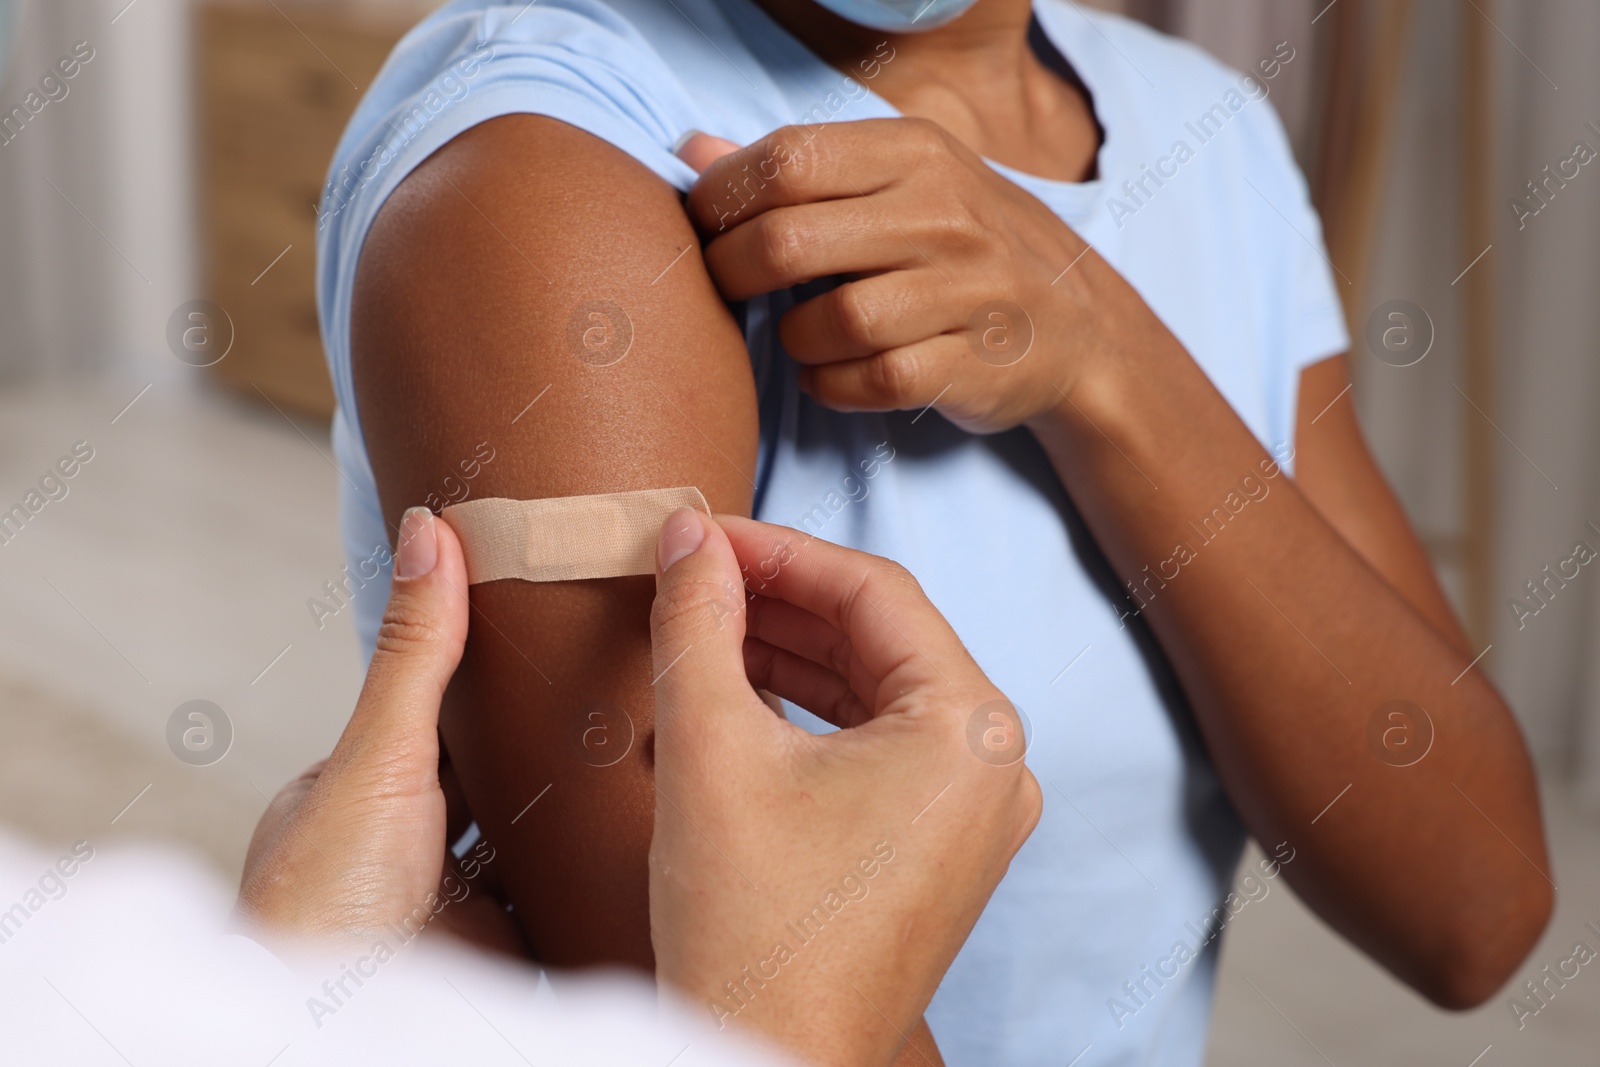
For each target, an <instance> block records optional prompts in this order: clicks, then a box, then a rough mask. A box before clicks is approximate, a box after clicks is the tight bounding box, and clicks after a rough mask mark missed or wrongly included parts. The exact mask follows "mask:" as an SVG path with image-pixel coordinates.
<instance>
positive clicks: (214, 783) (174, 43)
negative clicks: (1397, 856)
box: [0, 0, 1600, 1067]
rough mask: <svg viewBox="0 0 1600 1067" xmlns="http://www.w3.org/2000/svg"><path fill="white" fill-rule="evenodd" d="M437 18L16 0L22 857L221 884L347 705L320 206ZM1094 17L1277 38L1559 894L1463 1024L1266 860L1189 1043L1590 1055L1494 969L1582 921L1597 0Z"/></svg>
mask: <svg viewBox="0 0 1600 1067" xmlns="http://www.w3.org/2000/svg"><path fill="white" fill-rule="evenodd" d="M433 6H435V5H433V4H430V3H426V2H420V0H319V2H313V0H131V2H129V0H0V513H9V514H11V515H12V516H13V517H12V518H11V520H10V522H9V524H7V523H6V522H4V521H0V731H3V733H0V737H3V738H4V743H3V744H0V821H3V822H5V823H6V824H8V825H10V826H13V827H17V828H20V829H21V830H22V831H23V832H25V833H26V834H28V835H30V836H31V837H33V838H35V839H36V840H37V841H38V842H39V843H40V844H41V845H43V846H46V847H49V848H56V847H57V846H58V845H62V844H67V843H70V842H72V841H74V840H77V839H79V838H87V839H89V840H91V841H93V842H94V843H95V844H96V845H99V844H100V843H102V842H105V843H113V842H115V841H116V840H118V839H120V838H128V837H137V838H143V839H149V838H158V839H165V840H171V841H174V842H176V843H178V844H180V845H182V846H184V847H187V848H190V849H193V850H196V851H198V852H199V853H200V854H202V855H203V856H204V857H205V858H207V859H208V860H209V861H210V862H211V863H212V864H214V865H215V866H216V868H217V869H218V870H219V871H220V872H221V873H222V874H223V875H224V876H225V877H228V878H234V877H236V876H237V872H238V869H239V866H240V864H241V862H242V859H243V854H244V848H245V844H246V842H247V840H248V836H249V831H250V829H251V827H252V826H253V825H254V822H255V819H256V817H257V816H258V814H259V812H260V811H261V810H262V808H263V807H264V806H265V803H266V798H267V797H268V796H270V795H271V794H272V793H274V792H275V791H276V789H277V788H278V786H279V785H280V784H281V783H282V782H283V781H284V780H286V779H287V778H289V777H292V776H293V775H295V774H297V773H298V772H299V771H300V770H301V769H303V767H304V766H305V765H306V764H308V763H310V762H311V761H313V760H314V759H317V758H319V757H320V756H322V755H325V754H326V752H327V751H328V749H329V748H330V747H331V745H332V743H333V741H334V739H335V738H336V737H337V735H338V732H339V730H340V727H341V725H342V723H343V719H344V717H345V715H346V714H347V713H348V710H349V708H350V707H351V705H352V703H353V701H354V699H355V695H356V692H357V690H358V688H359V684H360V673H359V670H358V663H357V652H356V642H355V636H354V631H353V628H352V625H351V621H350V614H351V613H350V611H349V610H347V609H345V608H343V607H340V608H339V609H338V610H336V611H334V612H333V614H332V615H331V616H330V615H328V614H327V612H326V611H324V612H313V611H312V610H311V609H310V607H309V606H308V601H312V600H318V601H320V602H321V603H322V604H323V605H324V606H325V607H327V608H331V607H334V606H335V605H342V604H343V600H342V599H340V600H335V599H334V598H333V597H332V596H331V595H330V588H331V587H330V586H329V585H328V583H332V585H333V586H337V585H338V584H339V581H340V578H341V573H340V568H341V566H342V564H343V560H342V558H341V555H340V550H339V542H338V536H337V521H336V505H337V487H338V481H339V477H340V475H339V473H338V471H337V469H336V467H335V466H334V464H333V462H332V458H331V450H330V448H329V444H328V421H327V420H328V415H329V413H330V412H331V410H332V395H331V391H330V389H329V386H328V383H327V378H326V374H325V371H324V370H323V364H322V355H321V348H320V343H319V340H318V334H317V320H316V306H315V300H314V296H313V284H312V277H313V261H314V242H315V218H316V204H317V201H318V200H319V198H320V195H321V190H322V185H323V181H324V171H325V168H326V165H327V161H328V159H329V158H330V156H331V154H332V151H333V147H334V144H335V142H336V140H337V139H338V136H339V133H340V131H341V130H342V128H343V125H344V122H345V120H346V118H347V116H348V115H349V113H350V112H351V110H352V109H353V108H354V107H355V105H356V103H357V101H358V100H359V99H360V95H361V91H362V90H363V89H364V88H365V87H366V86H367V85H368V84H370V82H371V80H372V78H373V76H374V74H375V73H376V72H377V70H378V68H379V67H380V65H381V64H382V62H383V59H384V57H385V55H386V54H387V52H388V50H389V48H390V47H391V46H392V45H393V43H394V42H395V41H396V40H398V38H399V37H400V35H401V34H402V33H403V32H404V31H405V30H406V29H407V28H408V27H409V26H410V25H412V24H413V23H414V22H415V21H416V20H417V19H418V18H420V17H421V15H423V14H424V13H425V12H426V11H427V10H429V9H430V8H432V7H433ZM1097 6H1102V7H1109V8H1112V9H1116V10H1121V11H1123V12H1124V13H1125V14H1128V15H1130V16H1132V17H1134V18H1138V19H1142V20H1144V21H1146V22H1149V23H1150V24H1152V25H1154V26H1156V27H1158V28H1160V29H1163V30H1165V31H1167V32H1171V33H1175V34H1179V35H1181V36H1185V37H1188V38H1190V39H1192V40H1194V41H1196V42H1197V43H1199V44H1200V45H1202V46H1203V47H1205V48H1207V49H1208V50H1210V51H1211V52H1213V53H1215V54H1216V55H1218V56H1220V57H1221V58H1222V59H1224V60H1225V61H1227V62H1228V63H1230V64H1232V65H1233V66H1235V67H1238V68H1240V69H1249V68H1252V67H1254V66H1255V64H1256V63H1257V61H1258V60H1260V59H1261V58H1263V57H1266V56H1269V55H1271V54H1273V52H1274V50H1275V49H1276V48H1277V47H1278V46H1279V45H1280V43H1282V42H1287V44H1288V45H1289V47H1290V48H1292V49H1293V51H1294V59H1293V61H1292V62H1290V63H1288V64H1286V65H1285V66H1284V68H1283V72H1282V73H1281V74H1280V75H1279V76H1278V77H1277V78H1276V79H1274V80H1273V81H1272V82H1271V85H1270V88H1271V97H1270V99H1271V102H1272V103H1273V104H1274V105H1275V106H1276V107H1277V109H1278V111H1279V114H1280V115H1281V116H1282V117H1283V119H1284V122H1285V124H1286V125H1287V127H1288V129H1289V131H1290V135H1291V137H1292V139H1293V141H1294V144H1295V148H1296V152H1297V154H1298V156H1299V158H1300V161H1301V165H1302V167H1303V168H1304V170H1305V173H1306V176H1307V180H1308V182H1309V183H1310V186H1311V188H1312V190H1313V196H1314V198H1315V200H1316V202H1317V206H1318V208H1319V210H1320V211H1321V213H1322V217H1323V222H1324V228H1325V231H1326V237H1327V243H1328V248H1329V255H1330V258H1331V259H1332V261H1333V263H1334V265H1335V267H1336V270H1337V276H1338V278H1339V280H1340V282H1341V292H1342V295H1343V297H1344V300H1345V308H1346V315H1347V318H1348V320H1349V326H1350V333H1351V337H1352V354H1351V355H1352V365H1353V369H1354V374H1355V381H1354V388H1353V396H1352V398H1351V399H1352V400H1353V402H1354V403H1356V404H1357V405H1358V407H1359V409H1360V411H1361V414H1362V418H1363V422H1364V424H1365V426H1366V430H1367V433H1368V435H1369V437H1370V439H1371V441H1372V444H1373V446H1374V448H1375V450H1376V452H1377V454H1378V457H1379V459H1380V462H1381V463H1382V465H1383V467H1384V469H1385V471H1386V472H1387V474H1388V476H1389V478H1390V479H1391V481H1392V482H1393V483H1394V485H1395V486H1396V488H1397V489H1398V491H1399V493H1400V496H1401V497H1402V499H1403V500H1404V502H1405V504H1406V506H1407V508H1408V510H1409V512H1410V514H1411V517H1412V520H1413V522H1414V523H1415V524H1416V526H1417V528H1418V530H1419V531H1420V533H1421V534H1422V536H1423V538H1424V540H1425V541H1426V543H1427V545H1428V547H1429V550H1430V552H1431V553H1432V555H1433V559H1434V563H1435V565H1436V566H1437V568H1438V569H1439V572H1440V574H1441V575H1442V576H1443V577H1444V580H1445V583H1446V585H1447V587H1448V589H1449V591H1450V593H1451V595H1452V597H1453V598H1454V600H1455V602H1456V605H1457V607H1458V609H1459V611H1460V612H1461V614H1462V616H1463V618H1464V619H1465V620H1466V621H1467V623H1468V625H1469V628H1470V630H1471V632H1472V634H1473V636H1474V639H1475V640H1476V641H1477V642H1478V645H1479V646H1480V647H1481V648H1483V649H1484V654H1483V658H1482V661H1481V664H1480V665H1481V666H1482V667H1483V668H1484V669H1485V670H1487V672H1488V673H1489V675H1490V676H1491V677H1492V678H1494V679H1495V681H1496V682H1497V683H1498V684H1499V685H1500V687H1501V688H1502V689H1503V691H1504V692H1505V693H1506V695H1507V696H1508V697H1509V698H1510V700H1511V702H1512V704H1513V706H1514V707H1515V708H1516V710H1517V712H1518V714H1519V715H1520V716H1521V719H1522V724H1523V728H1524V730H1525V731H1526V733H1527V735H1528V738H1529V740H1530V742H1531V744H1532V747H1533V749H1534V752H1535V754H1536V757H1537V758H1538V760H1539V762H1540V768H1541V773H1542V775H1543V779H1544V784H1545V802H1546V810H1547V817H1548V821H1549V829H1550V834H1551V838H1552V846H1553V851H1554V855H1555V872H1554V878H1555V881H1556V882H1557V883H1558V886H1559V907H1558V911H1557V914H1556V917H1555V919H1554V920H1553V922H1552V924H1551V927H1550V929H1549V931H1548V933H1547V935H1546V937H1545V939H1544V941H1543V942H1542V943H1541V945H1540V946H1539V948H1538V949H1537V950H1536V951H1535V953H1534V954H1533V956H1532V957H1531V958H1530V959H1529V961H1528V963H1527V964H1526V965H1525V966H1524V968H1523V970H1522V972H1519V974H1518V976H1517V978H1516V979H1514V981H1513V983H1512V986H1511V987H1510V988H1508V989H1507V990H1505V991H1502V993H1501V995H1500V996H1498V997H1496V998H1495V999H1493V1000H1492V1001H1490V1003H1489V1004H1488V1005H1486V1006H1485V1007H1483V1008H1481V1009H1479V1010H1478V1011H1476V1012H1473V1013H1470V1014H1467V1015H1446V1014H1444V1013H1441V1012H1438V1011H1435V1010H1434V1009H1432V1008H1430V1007H1428V1006H1427V1005H1426V1004H1425V1003H1424V1002H1422V1001H1421V1000H1420V999H1419V998H1418V997H1416V996H1415V995H1414V994H1412V993H1411V992H1409V991H1408V990H1406V989H1405V988H1404V987H1402V986H1400V985H1399V984H1397V983H1396V982H1394V981H1393V980H1391V979H1390V978H1388V977H1387V976H1386V975H1384V974H1383V973H1382V972H1380V971H1379V970H1377V968H1376V967H1374V966H1373V965H1372V964H1370V963H1368V962H1366V961H1365V960H1364V959H1363V958H1361V957H1360V956H1358V955H1357V954H1356V953H1355V952H1354V951H1353V950H1352V949H1350V948H1349V947H1348V946H1346V945H1344V944H1343V942H1341V941H1339V940H1338V939H1337V938H1335V937H1334V936H1333V935H1332V934H1331V933H1329V932H1328V931H1327V929H1326V928H1325V927H1323V926H1322V925H1321V923H1320V922H1319V921H1318V920H1316V919H1315V918H1314V917H1312V916H1311V915H1310V914H1309V913H1308V912H1307V911H1306V910H1305V909H1304V908H1303V907H1302V906H1301V905H1300V904H1299V903H1298V902H1297V901H1296V900H1294V899H1293V897H1292V896H1291V895H1290V894H1289V892H1288V891H1287V890H1286V889H1278V890H1277V891H1276V892H1273V893H1271V894H1270V895H1269V896H1268V897H1267V898H1266V899H1264V900H1261V901H1259V902H1257V903H1253V904H1252V905H1251V906H1250V907H1248V908H1246V909H1245V910H1244V911H1243V912H1241V913H1240V915H1239V916H1238V917H1237V918H1236V919H1235V920H1234V921H1233V923H1232V929H1231V930H1230V932H1229V934H1228V937H1227V939H1226V940H1225V947H1224V951H1223V966H1222V979H1221V984H1220V989H1219V996H1218V1010H1217V1020H1216V1025H1215V1028H1214V1032H1213V1036H1212V1048H1211V1053H1210V1062H1211V1063H1213V1064H1218V1065H1232V1064H1247V1065H1254V1064H1263V1065H1265V1064H1274V1065H1284V1064H1290V1065H1298V1064H1324V1063H1326V1064H1340V1065H1343V1064H1350V1063H1356V1062H1363V1063H1375V1064H1454V1065H1458V1067H1476V1065H1478V1064H1482V1065H1483V1067H1490V1065H1494V1064H1523V1063H1539V1064H1547V1063H1548V1064H1565V1063H1574V1064H1576V1063H1592V1062H1594V1057H1595V1053H1594V1049H1595V1046H1596V1042H1597V1041H1600V976H1596V975H1589V974H1587V970H1588V969H1587V968H1586V969H1585V970H1584V971H1582V972H1580V975H1579V977H1578V978H1576V979H1571V980H1569V981H1568V982H1567V983H1566V984H1565V985H1564V986H1561V987H1559V989H1558V991H1557V992H1556V993H1555V995H1554V996H1548V995H1547V996H1546V998H1545V999H1546V1000H1547V1001H1548V1004H1547V1005H1546V1006H1545V1007H1543V1008H1542V1009H1541V1010H1540V1011H1539V1012H1538V1014H1537V1015H1536V1016H1532V1017H1528V1016H1524V1017H1522V1018H1521V1019H1520V1020H1519V1019H1518V1017H1517V1016H1516V1014H1514V1013H1513V1011H1512V1010H1511V998H1512V997H1513V996H1515V995H1517V994H1518V993H1522V995H1523V996H1524V997H1526V993H1525V991H1523V990H1522V989H1521V987H1522V984H1523V983H1524V981H1527V980H1530V979H1534V978H1535V977H1536V976H1540V977H1542V974H1541V968H1543V967H1545V966H1546V965H1549V966H1550V967H1552V968H1553V967H1555V966H1556V965H1557V964H1559V963H1560V962H1561V961H1563V960H1566V959H1567V958H1569V957H1571V956H1572V955H1573V949H1574V945H1575V943H1577V942H1583V943H1584V944H1586V945H1587V946H1590V947H1594V948H1597V949H1600V933H1597V932H1596V931H1597V930H1600V656H1596V655H1595V654H1594V650H1595V648H1596V644H1597V642H1596V638H1597V631H1600V578H1595V577H1591V576H1590V574H1589V568H1588V567H1586V566H1582V567H1579V568H1578V570H1577V577H1575V578H1574V577H1572V574H1573V570H1574V567H1575V566H1578V565H1577V563H1576V562H1574V561H1575V559H1576V556H1575V548H1576V546H1577V545H1578V543H1579V542H1587V543H1588V544H1589V545H1591V546H1596V547H1597V548H1600V478H1597V474H1600V472H1597V470H1596V467H1597V465H1600V418H1596V417H1595V414H1594V410H1595V407H1596V404H1597V401H1600V362H1597V361H1596V360H1595V359H1594V358H1593V352H1592V350H1593V347H1594V338H1596V337H1597V336H1600V321H1597V319H1600V299H1597V295H1600V294H1597V291H1596V288H1595V287H1596V286H1597V284H1600V262H1597V261H1600V168H1597V167H1591V166H1589V165H1588V164H1589V163H1590V162H1591V161H1592V160H1594V159H1595V158H1596V153H1597V152H1600V64H1597V63H1596V62H1595V55H1596V49H1597V46H1600V5H1595V4H1593V3H1592V2H1587V0H1539V2H1533V0H1515V2H1514V0H1332V2H1330V0H1121V2H1117V0H1100V2H1099V3H1098V4H1097ZM1396 315H1398V316H1400V317H1399V318H1396V317H1394V316H1396ZM224 356H225V357H226V358H222V357H224ZM213 359H215V360H218V361H217V362H215V363H214V365H211V366H204V367H202V366H197V365H196V364H200V363H210V362H211V361H212V360H213ZM67 470H71V471H72V474H71V475H70V476H68V475H66V473H65V472H66V471H67ZM18 506H20V507H21V508H22V509H23V511H22V515H23V517H22V518H20V519H19V518H16V517H15V515H16V514H17V513H16V512H15V511H14V510H13V509H14V508H16V507H18ZM1563 570H1564V571H1565V575H1566V576H1565V577H1563V576H1562V571H1563ZM319 615H320V616H321V617H320V618H319V617H318V616H319ZM191 701H203V702H206V703H203V704H191V703H190V702H191ZM195 716H199V717H198V718H196V717H195ZM1395 814H1396V817H1397V818H1402V817H1404V813H1403V812H1396V813H1395ZM3 896H4V887H0V897H3ZM1591 921H1593V922H1595V923H1596V924H1597V925H1596V928H1595V929H1594V930H1591V929H1589V928H1588V927H1586V925H1585V924H1586V923H1589V922H1591ZM1547 988H1548V989H1557V987H1556V986H1554V985H1553V984H1552V985H1549V986H1547ZM1524 1003H1525V1004H1526V1005H1528V1006H1535V1005H1536V1004H1537V1002H1535V1001H1532V1000H1526V999H1525V1000H1524ZM1474 1057H1477V1058H1474Z"/></svg>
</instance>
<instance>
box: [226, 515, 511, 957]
mask: <svg viewBox="0 0 1600 1067" xmlns="http://www.w3.org/2000/svg"><path fill="white" fill-rule="evenodd" d="M399 542H400V543H399V547H398V549H397V551H396V553H395V567H394V576H393V583H392V586H391V592H390V595H389V604H388V607H387V608H386V609H385V610H384V613H383V622H382V625H381V626H380V628H379V630H378V641H377V651H376V652H375V653H374V654H373V657H372V664H371V666H370V667H369V668H368V671H367V678H366V682H365V683H364V684H363V686H362V688H361V696H360V698H359V699H358V700H357V701H356V708H355V711H354V712H353V713H352V714H351V716H350V721H349V723H348V724H347V725H346V727H345V730H344V734H343V736H341V737H340V738H339V743H338V745H336V746H335V748H334V750H333V754H332V755H331V756H329V757H328V759H326V760H324V761H322V762H321V763H318V764H316V765H314V766H312V767H311V768H310V769H309V770H307V771H306V772H305V773H304V774H302V775H301V776H300V777H299V778H297V779H296V780H295V781H293V782H290V783H289V784H288V785H286V786H285V787H284V788H283V789H282V790H280V791H279V793H278V795H277V796H276V797H275V798H274V799H273V800H272V802H271V804H270V805H269V806H268V808H267V811H266V813H265V814H263V815H262V817H261V822H260V823H259V824H258V825H257V827H256V831H255V834H254V836H253V837H252V838H251V841H250V849H249V853H248V855H247V856H246V857H245V865H244V876H243V880H242V883H241V885H240V887H239V901H238V905H237V907H236V909H235V912H236V915H237V916H238V918H239V919H241V920H242V921H243V922H245V923H246V924H247V925H250V926H252V927H257V928H260V929H262V930H263V931H264V932H269V933H276V934H280V935H283V934H286V935H290V936H291V937H295V938H299V939H312V940H328V939H341V938H358V937H361V936H363V935H364V934H367V933H370V932H373V931H379V930H387V929H389V928H391V927H397V928H399V929H402V930H406V931H416V930H419V929H420V928H421V927H422V926H425V925H427V924H428V923H429V922H430V921H431V920H432V919H433V918H434V917H435V916H448V917H447V918H445V919H444V920H443V922H444V924H445V925H447V926H449V927H451V928H452V929H453V930H455V931H456V932H458V933H461V934H463V935H464V936H467V937H468V938H469V939H471V940H474V941H477V942H479V943H480V944H483V945H485V946H488V947H497V948H503V949H506V950H508V951H516V950H518V949H519V948H520V938H518V937H516V936H515V934H514V931H513V930H512V928H511V926H510V923H509V921H508V920H507V917H506V914H505V910H504V907H503V905H501V904H500V903H499V902H498V901H497V900H495V899H493V893H492V892H490V889H491V888H492V885H493V875H492V873H490V874H485V873H484V872H485V868H486V865H487V864H488V863H490V862H491V861H492V860H493V858H494V853H493V851H492V849H490V848H489V847H488V845H487V844H486V843H485V842H481V841H480V842H479V845H478V847H477V848H475V849H474V850H472V851H471V852H469V853H468V854H467V855H466V856H464V857H463V858H462V860H461V861H459V862H458V861H455V860H454V858H453V857H449V856H448V855H447V852H446V848H445V844H446V826H445V808H446V805H445V792H444V789H443V788H441V783H440V766H439V735H438V725H439V703H440V700H441V698H442V697H443V695H444V690H445V686H446V685H447V684H448V683H449V681H450V676H451V675H452V674H454V673H455V669H456V665H457V664H458V663H459V662H460V661H461V652H462V648H463V646H464V644H465V642H466V636H467V596H466V591H467V568H466V562H465V560H464V558H463V556H462V553H461V544H460V542H459V541H458V540H457V538H456V535H455V531H454V530H452V529H451V528H450V526H449V524H448V523H446V522H444V521H443V520H441V519H437V518H435V517H434V516H433V514H432V513H431V512H429V511H428V509H427V508H412V509H410V510H409V511H407V512H406V514H405V517H404V518H403V519H402V521H401V524H400V537H399ZM480 875H481V876H482V877H480Z"/></svg>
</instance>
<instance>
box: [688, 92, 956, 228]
mask: <svg viewBox="0 0 1600 1067" xmlns="http://www.w3.org/2000/svg"><path fill="white" fill-rule="evenodd" d="M944 136H946V135H944V134H942V132H941V131H939V130H938V127H937V126H935V125H934V124H933V123H931V122H922V121H920V120H916V119H865V120H862V121H859V122H836V123H829V124H828V125H826V126H783V127H780V128H779V129H776V130H773V131H772V132H771V133H769V134H767V135H766V136H765V137H763V138H761V139H760V140H758V141H755V142H753V143H751V144H748V145H745V146H744V147H743V148H739V149H737V150H735V151H732V152H728V153H727V154H725V155H722V156H718V157H716V158H715V159H713V160H712V161H711V162H710V163H709V164H708V165H707V166H706V167H705V168H704V169H703V170H701V172H700V180H699V181H697V182H695V184H694V186H693V187H692V188H691V189H690V190H689V198H688V208H689V217H690V218H691V219H692V220H693V221H694V223H695V225H696V226H698V227H699V229H700V232H701V233H704V234H716V233H722V232H725V231H726V230H728V229H730V228H731V227H733V226H737V225H739V224H740V223H743V222H747V221H749V220H750V219H752V218H754V217H755V216H757V215H759V214H761V213H762V212H764V211H770V210H772V209H774V208H779V207H789V206H793V205H795V204H813V203H817V202H819V201H822V200H842V199H844V198H845V197H852V196H867V195H869V194H871V193H875V192H877V191H878V190H880V189H883V188H886V187H888V186H889V185H892V184H893V183H894V182H895V181H896V180H898V179H899V178H900V177H901V176H902V175H903V174H905V173H906V172H907V171H908V170H909V169H911V168H914V167H916V166H917V165H918V163H919V162H921V161H923V160H925V159H928V158H929V157H930V156H931V151H923V149H924V148H927V149H930V150H931V149H932V147H933V144H934V140H935V139H936V138H940V137H944ZM686 147H687V146H686ZM681 155H682V153H681V152H680V156H681ZM691 165H692V164H691Z"/></svg>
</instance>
